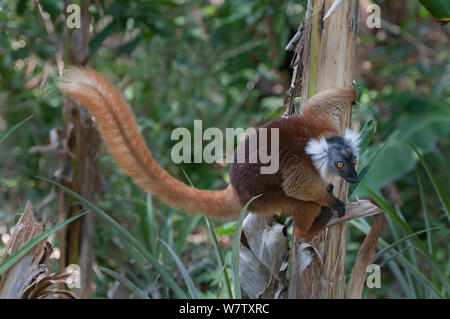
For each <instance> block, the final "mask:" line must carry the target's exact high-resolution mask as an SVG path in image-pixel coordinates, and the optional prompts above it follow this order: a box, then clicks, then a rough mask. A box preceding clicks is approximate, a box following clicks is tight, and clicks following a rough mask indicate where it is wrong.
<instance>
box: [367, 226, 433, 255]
mask: <svg viewBox="0 0 450 319" xmlns="http://www.w3.org/2000/svg"><path fill="white" fill-rule="evenodd" d="M436 229H441V227H433V228H430V229H424V230H420V231H417V232H415V233H412V234H410V235H408V236H405V237H403V238H401V239H399V240H397V241H395V242H393V243H392V244H390V245H389V246H387V247H385V248H383V249H382V250H380V251H378V252H377V253H376V254H375V255H374V256H373V257H372V261H371V262H372V263H375V262H376V261H377V260H378V259H379V258H380V257H381V256H383V255H384V254H385V253H386V252H387V251H389V250H390V249H391V248H393V247H395V246H397V245H399V244H400V243H402V242H404V241H406V240H408V239H410V238H412V237H415V236H417V235H420V234H423V233H426V232H431V231H433V230H436Z"/></svg>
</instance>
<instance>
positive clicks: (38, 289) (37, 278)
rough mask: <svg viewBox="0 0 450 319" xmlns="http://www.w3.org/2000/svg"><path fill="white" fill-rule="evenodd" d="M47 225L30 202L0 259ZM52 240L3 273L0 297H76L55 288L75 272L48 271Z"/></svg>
mask: <svg viewBox="0 0 450 319" xmlns="http://www.w3.org/2000/svg"><path fill="white" fill-rule="evenodd" d="M45 228H46V227H45V225H44V224H43V223H41V222H39V221H38V220H36V218H35V217H34V214H33V211H32V206H31V203H30V202H28V203H27V205H26V207H25V210H24V212H23V214H22V216H20V218H19V220H18V222H17V224H16V225H15V226H14V228H13V231H12V236H11V239H10V240H9V242H8V244H7V245H6V248H5V254H4V256H3V257H2V260H1V262H3V261H4V260H6V259H7V258H8V257H9V256H11V255H13V254H14V253H16V252H17V251H18V250H19V249H20V248H21V247H23V246H24V245H25V244H27V243H28V242H29V241H30V240H32V239H33V238H35V237H36V236H38V235H39V234H41V233H42V232H44V231H45ZM52 251H53V249H52V246H51V244H50V243H49V242H48V241H46V240H43V241H41V242H39V243H38V244H36V245H35V246H34V247H33V248H32V249H30V251H28V252H27V253H26V254H25V255H24V256H23V257H22V258H20V259H19V260H18V261H17V262H16V263H15V264H14V265H12V266H11V267H10V268H9V269H8V270H7V271H5V272H4V273H3V274H2V275H1V276H0V299H31V298H33V299H35V298H74V297H75V296H74V295H73V294H72V293H71V292H70V291H68V290H53V289H52V288H54V285H55V284H59V283H67V282H69V281H70V280H71V276H72V275H73V272H72V271H71V269H69V268H66V269H63V270H62V271H61V272H58V273H57V274H49V273H48V267H47V265H46V264H44V263H45V262H46V260H47V258H48V257H49V256H50V255H51V253H52Z"/></svg>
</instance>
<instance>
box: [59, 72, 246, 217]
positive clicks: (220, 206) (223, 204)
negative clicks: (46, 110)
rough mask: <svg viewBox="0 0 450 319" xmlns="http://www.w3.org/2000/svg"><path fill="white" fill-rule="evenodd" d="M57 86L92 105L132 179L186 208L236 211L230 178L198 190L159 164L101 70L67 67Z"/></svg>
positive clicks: (217, 214)
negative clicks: (221, 185) (219, 185)
mask: <svg viewBox="0 0 450 319" xmlns="http://www.w3.org/2000/svg"><path fill="white" fill-rule="evenodd" d="M57 86H58V87H59V89H60V90H61V91H63V92H64V93H66V94H68V95H70V96H72V97H74V98H75V99H77V100H79V101H80V102H82V103H83V104H84V105H85V106H86V107H87V108H88V109H89V110H90V111H91V114H92V115H93V116H95V119H96V122H97V124H98V126H99V128H100V131H101V133H102V135H103V137H104V139H105V141H106V144H107V145H108V148H109V151H110V152H111V154H112V155H113V156H114V158H115V159H116V160H117V162H118V164H119V166H120V167H121V168H122V169H123V170H124V171H125V173H127V174H128V175H129V176H130V177H132V178H133V180H134V181H135V183H136V184H137V185H139V186H141V187H142V188H144V189H145V190H146V191H148V192H150V193H152V194H155V195H157V196H158V197H160V198H161V200H162V201H163V202H165V203H166V204H168V205H169V206H172V207H174V208H179V209H183V210H184V211H185V212H187V213H192V214H195V213H203V214H205V215H207V216H210V217H221V216H227V215H232V214H236V213H239V212H240V210H241V207H242V206H241V204H240V203H239V200H238V197H237V195H236V192H235V190H234V188H233V187H232V186H231V184H230V185H229V186H228V187H227V188H226V189H224V190H220V191H207V190H200V189H197V188H194V187H190V186H188V185H185V184H183V183H182V182H180V181H178V180H177V179H175V178H173V177H172V176H170V175H169V174H168V173H167V172H166V171H165V170H164V169H163V168H162V167H161V166H159V165H158V163H157V162H156V161H155V159H154V158H153V156H152V155H151V153H150V151H149V150H148V148H147V146H146V144H145V142H144V139H143V138H142V136H141V134H140V133H139V131H138V128H137V126H136V122H135V120H134V116H133V113H132V111H131V110H130V108H129V107H128V105H127V103H126V102H125V101H124V99H123V98H122V96H121V94H120V92H119V91H118V90H117V89H116V88H115V87H114V86H113V85H112V84H111V83H110V82H109V81H108V79H106V78H105V77H104V76H103V75H101V74H99V73H97V72H96V71H94V70H93V69H90V68H88V67H72V68H69V69H67V70H66V71H65V73H64V76H63V78H62V79H61V80H60V81H59V82H58V83H57Z"/></svg>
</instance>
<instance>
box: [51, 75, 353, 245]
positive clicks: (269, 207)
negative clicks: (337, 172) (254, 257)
mask: <svg viewBox="0 0 450 319" xmlns="http://www.w3.org/2000/svg"><path fill="white" fill-rule="evenodd" d="M57 85H58V87H59V88H60V89H61V90H62V91H63V92H64V93H66V94H68V95H70V96H72V97H74V98H76V99H78V100H79V101H81V102H82V103H83V104H84V105H86V107H87V108H88V109H89V110H90V111H91V113H92V115H93V116H95V119H96V122H97V124H98V126H99V128H100V131H101V133H102V135H103V137H104V139H105V141H106V144H107V145H108V148H109V151H110V152H111V154H112V155H113V156H114V158H115V159H116V160H117V162H118V164H119V166H120V167H121V168H122V169H123V170H124V171H125V172H126V173H127V174H128V175H129V176H131V177H132V178H133V180H134V181H135V182H136V184H138V185H139V186H141V187H142V188H143V189H145V190H146V191H148V192H151V193H153V194H155V195H157V196H158V197H160V198H161V199H162V201H164V202H165V203H166V204H168V205H170V206H172V207H175V208H179V209H183V210H184V211H186V212H187V213H193V214H195V213H203V214H205V215H207V216H211V217H223V216H229V215H233V214H237V213H239V212H240V210H241V209H242V207H243V205H244V204H245V203H246V202H247V201H248V200H250V199H251V198H253V197H254V196H257V195H260V194H262V196H261V197H260V198H257V199H256V200H255V201H254V202H253V203H252V204H251V205H250V207H249V209H250V210H251V211H252V212H255V213H268V214H273V213H275V212H277V211H280V210H281V211H285V212H286V213H288V214H293V215H294V225H295V232H296V235H297V236H299V237H304V236H311V235H313V234H314V233H315V232H316V231H318V230H319V229H320V228H321V227H323V225H324V220H325V219H326V218H324V217H323V216H322V214H321V209H320V207H321V205H322V206H327V207H330V208H332V209H336V207H337V206H339V204H340V201H339V200H338V199H337V198H335V197H334V196H333V195H332V194H331V193H330V192H328V184H327V183H326V182H325V181H324V180H323V179H322V178H321V176H320V175H319V173H318V172H317V170H316V169H315V168H314V166H313V164H312V161H311V159H310V157H309V156H308V155H307V154H306V153H305V151H304V148H305V146H306V143H307V142H308V141H309V139H311V138H320V137H321V136H328V135H337V134H338V130H337V129H336V127H335V126H334V123H335V121H334V120H333V119H334V117H336V116H339V113H340V111H341V110H342V106H343V105H346V104H347V105H348V104H350V103H351V102H353V101H354V100H355V99H356V89H355V88H349V89H333V90H327V91H324V92H322V93H320V94H318V95H316V96H314V97H313V98H311V100H310V101H308V103H307V104H306V105H305V107H304V111H303V113H302V114H301V115H295V116H292V117H289V118H281V119H278V120H273V121H270V122H268V123H266V124H265V125H263V126H262V127H266V128H275V127H278V128H279V130H280V131H279V137H280V149H279V154H280V162H279V164H280V169H279V170H278V172H277V173H275V174H271V175H261V174H260V166H261V164H260V163H256V164H255V163H254V164H251V163H244V164H240V163H232V164H231V167H230V179H231V183H230V185H229V186H228V187H227V188H226V189H224V190H219V191H209V190H200V189H197V188H194V187H190V186H187V185H185V184H184V183H182V182H180V181H178V180H177V179H175V178H173V177H172V176H170V175H169V174H168V173H167V172H166V171H165V170H164V169H163V168H162V167H161V166H159V165H158V163H157V162H156V161H155V160H154V158H153V156H152V155H151V153H150V151H149V150H148V148H147V146H146V144H145V142H144V140H143V138H142V136H141V135H140V133H139V131H138V128H137V126H136V123H135V120H134V116H133V114H132V112H131V110H130V108H129V107H128V105H127V104H126V102H125V101H124V99H123V98H122V96H121V94H120V93H119V92H118V91H117V90H116V89H115V88H114V86H113V85H112V84H111V83H110V82H109V81H108V80H107V79H106V78H105V77H104V76H102V75H101V74H99V73H97V72H96V71H94V70H92V69H90V68H87V67H76V68H71V69H69V70H68V71H67V72H66V74H65V75H64V77H63V79H62V80H61V81H59V82H58V84H57ZM329 114H332V115H331V116H330V115H329ZM268 141H270V130H269V134H268ZM246 145H247V144H246V143H243V144H241V145H240V146H239V147H245V146H246ZM267 145H269V146H270V143H267ZM247 162H248V161H247ZM341 204H342V203H341ZM320 216H321V218H317V217H320ZM324 216H325V215H324ZM316 218H317V219H316ZM315 220H316V221H315Z"/></svg>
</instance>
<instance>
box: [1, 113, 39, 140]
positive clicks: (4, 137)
mask: <svg viewBox="0 0 450 319" xmlns="http://www.w3.org/2000/svg"><path fill="white" fill-rule="evenodd" d="M32 117H33V115H30V116H28V117H27V118H26V119H24V120H22V121H20V122H19V123H17V124H16V125H14V126H12V127H11V128H9V129H8V130H7V131H6V132H5V133H3V134H2V135H1V136H0V143H1V142H3V141H4V140H5V139H6V138H7V137H8V136H9V135H11V134H12V132H14V131H15V130H16V129H18V128H19V127H20V126H22V125H23V124H25V122H27V121H28V120H29V119H31V118H32Z"/></svg>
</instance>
